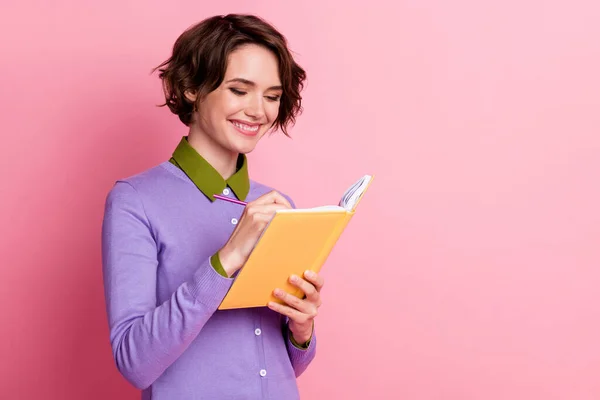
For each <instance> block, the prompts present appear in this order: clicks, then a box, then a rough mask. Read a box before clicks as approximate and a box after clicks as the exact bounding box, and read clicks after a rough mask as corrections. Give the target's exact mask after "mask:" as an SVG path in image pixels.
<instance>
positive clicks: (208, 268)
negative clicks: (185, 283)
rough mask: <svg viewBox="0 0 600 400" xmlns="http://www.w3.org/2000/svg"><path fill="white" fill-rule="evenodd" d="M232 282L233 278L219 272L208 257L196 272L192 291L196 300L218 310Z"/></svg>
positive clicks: (191, 287)
mask: <svg viewBox="0 0 600 400" xmlns="http://www.w3.org/2000/svg"><path fill="white" fill-rule="evenodd" d="M232 284H233V279H231V278H226V277H224V276H222V275H220V274H218V273H217V271H216V270H215V268H213V267H212V265H211V262H210V259H207V260H206V261H205V262H204V263H203V265H201V266H200V267H199V268H198V270H197V271H196V273H195V274H194V278H193V280H192V282H191V285H190V293H191V295H192V296H193V297H194V299H195V300H196V301H198V302H200V303H202V304H204V305H205V306H207V307H208V308H214V309H215V310H216V309H217V307H219V304H221V302H222V301H223V298H225V295H226V294H227V292H228V291H229V289H230V288H231V285H232Z"/></svg>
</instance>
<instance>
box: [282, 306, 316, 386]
mask: <svg viewBox="0 0 600 400" xmlns="http://www.w3.org/2000/svg"><path fill="white" fill-rule="evenodd" d="M283 320H284V323H283V335H284V338H285V344H286V347H287V352H288V355H289V357H290V361H291V362H292V367H293V368H294V373H295V374H296V377H299V376H300V375H302V373H303V372H304V371H305V370H306V369H307V368H308V366H309V365H310V363H311V362H312V360H313V359H314V358H315V356H316V354H317V336H316V334H315V329H314V328H313V333H312V337H311V338H310V342H309V344H308V347H307V348H305V349H301V348H299V347H298V346H296V345H295V344H294V343H293V342H292V339H291V336H292V335H291V332H290V329H289V327H288V318H287V317H286V318H284V319H283Z"/></svg>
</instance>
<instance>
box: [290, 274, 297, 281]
mask: <svg viewBox="0 0 600 400" xmlns="http://www.w3.org/2000/svg"><path fill="white" fill-rule="evenodd" d="M290 280H291V281H292V282H294V283H295V282H298V277H297V276H296V275H292V277H291V278H290Z"/></svg>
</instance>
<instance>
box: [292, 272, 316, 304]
mask: <svg viewBox="0 0 600 400" xmlns="http://www.w3.org/2000/svg"><path fill="white" fill-rule="evenodd" d="M290 282H291V284H292V285H294V286H296V287H297V288H300V290H302V291H303V292H304V294H305V295H306V299H307V300H308V301H310V302H311V303H313V304H317V306H321V304H320V300H321V296H320V295H319V292H318V290H317V288H316V287H315V286H314V285H313V284H312V283H310V282H309V281H306V280H304V279H302V278H300V277H299V276H297V275H292V276H291V277H290Z"/></svg>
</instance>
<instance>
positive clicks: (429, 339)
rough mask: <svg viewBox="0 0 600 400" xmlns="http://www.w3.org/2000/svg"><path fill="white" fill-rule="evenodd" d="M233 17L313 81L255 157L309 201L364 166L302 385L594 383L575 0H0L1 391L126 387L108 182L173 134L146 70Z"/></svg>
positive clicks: (588, 197)
mask: <svg viewBox="0 0 600 400" xmlns="http://www.w3.org/2000/svg"><path fill="white" fill-rule="evenodd" d="M215 3H218V4H219V5H215ZM394 3H395V4H394ZM227 12H252V13H257V14H259V15H261V16H263V17H265V18H267V19H268V20H270V21H271V22H273V23H274V24H275V25H276V26H277V27H279V28H281V30H282V31H283V32H284V33H285V35H286V36H287V37H288V39H289V41H290V44H291V46H292V48H293V50H294V51H295V52H296V53H297V58H298V60H299V62H300V63H301V64H302V65H303V66H304V67H305V68H306V69H307V71H308V76H309V80H308V86H307V88H306V91H305V93H304V98H305V102H304V105H305V112H304V115H303V116H302V117H301V118H300V119H299V121H298V124H297V126H296V127H295V129H293V131H292V135H293V137H294V138H293V139H292V140H289V139H286V138H284V137H281V136H279V135H278V136H274V137H272V138H270V139H265V140H264V141H263V143H261V145H260V146H259V148H258V149H257V150H256V151H255V152H254V153H252V154H251V155H250V170H251V175H252V176H253V177H254V178H255V179H257V180H259V181H262V182H264V183H268V184H270V185H273V186H275V187H277V188H279V189H280V190H282V191H284V192H286V193H288V194H290V195H292V196H293V198H294V200H295V201H296V203H297V204H298V205H299V206H304V207H309V206H314V205H321V204H327V203H329V204H330V203H335V202H337V200H338V198H339V196H340V195H341V194H342V192H343V191H344V189H345V188H346V187H347V186H348V185H349V184H351V183H352V182H353V181H354V180H355V179H356V178H358V177H359V176H361V175H362V174H364V173H374V174H376V176H377V179H376V182H375V183H374V184H373V186H372V187H371V189H370V191H369V193H368V195H367V196H366V197H365V198H364V201H363V203H361V207H360V208H359V212H358V213H357V215H356V217H355V219H354V220H353V222H352V223H351V225H350V226H349V228H348V230H347V231H346V233H345V234H344V236H343V238H342V239H341V241H340V242H339V246H338V247H337V248H336V249H335V250H334V252H333V254H332V255H331V257H330V260H329V262H328V265H327V266H326V268H325V270H324V275H325V278H326V279H327V285H326V290H325V292H324V306H323V307H322V309H321V314H320V316H319V318H318V329H319V332H320V342H319V346H320V347H319V351H318V355H317V358H316V360H315V362H314V364H313V365H312V366H311V368H310V369H309V370H308V371H307V372H306V374H305V375H303V376H302V377H301V379H300V381H299V382H300V386H301V392H302V395H303V398H304V399H329V398H339V399H365V398H373V399H415V400H425V399H450V400H459V399H460V400H462V399H486V400H496V399H545V400H547V399H568V400H584V399H598V398H600V377H599V375H600V307H599V303H600V291H599V289H598V287H599V286H600V271H599V267H600V211H599V208H600V189H599V187H600V184H599V183H600V136H599V135H600V129H599V128H600V97H599V96H600V95H599V94H600V74H599V73H598V71H600V41H599V40H598V38H599V37H600V24H598V21H599V20H600V6H598V3H597V2H596V1H591V0H589V1H571V2H566V1H560V2H559V1H542V0H529V1H522V0H519V1H517V0H508V1H502V2H500V1H486V2H482V1H476V0H458V1H443V0H437V1H434V0H429V1H427V0H419V1H416V0H414V1H413V0H409V1H402V2H399V3H398V2H387V1H380V2H374V1H368V2H354V3H353V2H341V1H338V2H334V1H319V2H316V1H315V2H293V3H292V2H282V1H254V2H250V1H229V2H208V1H204V2H199V1H178V2H164V1H140V0H135V1H115V0H108V1H103V2H81V1H66V0H61V1H54V2H42V1H19V2H17V1H16V0H13V1H3V2H2V4H1V6H0V57H1V60H2V63H1V65H0V92H1V94H0V110H1V119H0V131H1V132H2V133H1V135H2V136H1V139H2V140H1V142H0V143H1V146H0V148H1V154H0V168H1V169H0V170H1V171H2V180H1V184H0V191H1V196H0V251H1V263H2V270H1V271H2V275H1V279H0V303H1V304H2V316H1V317H0V393H1V396H2V397H3V398H7V399H9V398H10V399H36V398H44V399H61V400H71V399H117V400H120V399H123V400H125V399H136V398H138V394H137V392H136V391H135V390H134V389H132V388H131V387H130V386H129V385H128V384H127V383H126V382H125V381H124V380H123V379H122V378H121V377H120V376H119V374H118V373H117V370H116V368H115V367H114V363H113V361H112V356H111V351H110V347H109V342H108V328H107V324H106V317H105V311H104V298H103V289H102V276H101V266H100V224H101V219H102V213H103V204H104V198H105V195H106V193H107V192H108V190H109V189H110V188H111V186H112V184H113V182H114V181H115V180H116V179H117V178H120V177H124V176H128V175H131V174H134V173H137V172H139V171H141V170H144V169H146V168H149V167H151V166H153V165H154V164H156V163H159V162H162V161H164V160H166V159H167V158H168V157H169V156H170V154H171V151H172V150H173V148H174V146H175V145H176V144H177V142H178V140H179V139H180V137H181V136H182V135H184V134H185V129H184V127H183V125H181V124H180V123H179V122H178V120H177V118H176V117H174V116H172V115H171V114H170V113H169V112H168V110H166V109H164V108H157V107H155V105H156V104H158V103H159V102H160V101H161V100H162V98H161V89H160V84H159V81H158V78H157V77H156V75H150V74H149V73H150V70H151V68H152V67H154V66H156V65H158V64H159V63H160V62H161V61H163V59H165V58H166V57H167V56H168V54H169V51H170V49H171V46H172V43H173V42H174V40H175V39H176V38H177V36H178V35H179V34H180V33H181V32H182V30H184V29H185V28H186V27H188V26H189V25H191V24H192V23H195V22H197V21H199V20H200V19H202V18H204V17H207V16H210V15H213V14H223V13H227Z"/></svg>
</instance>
